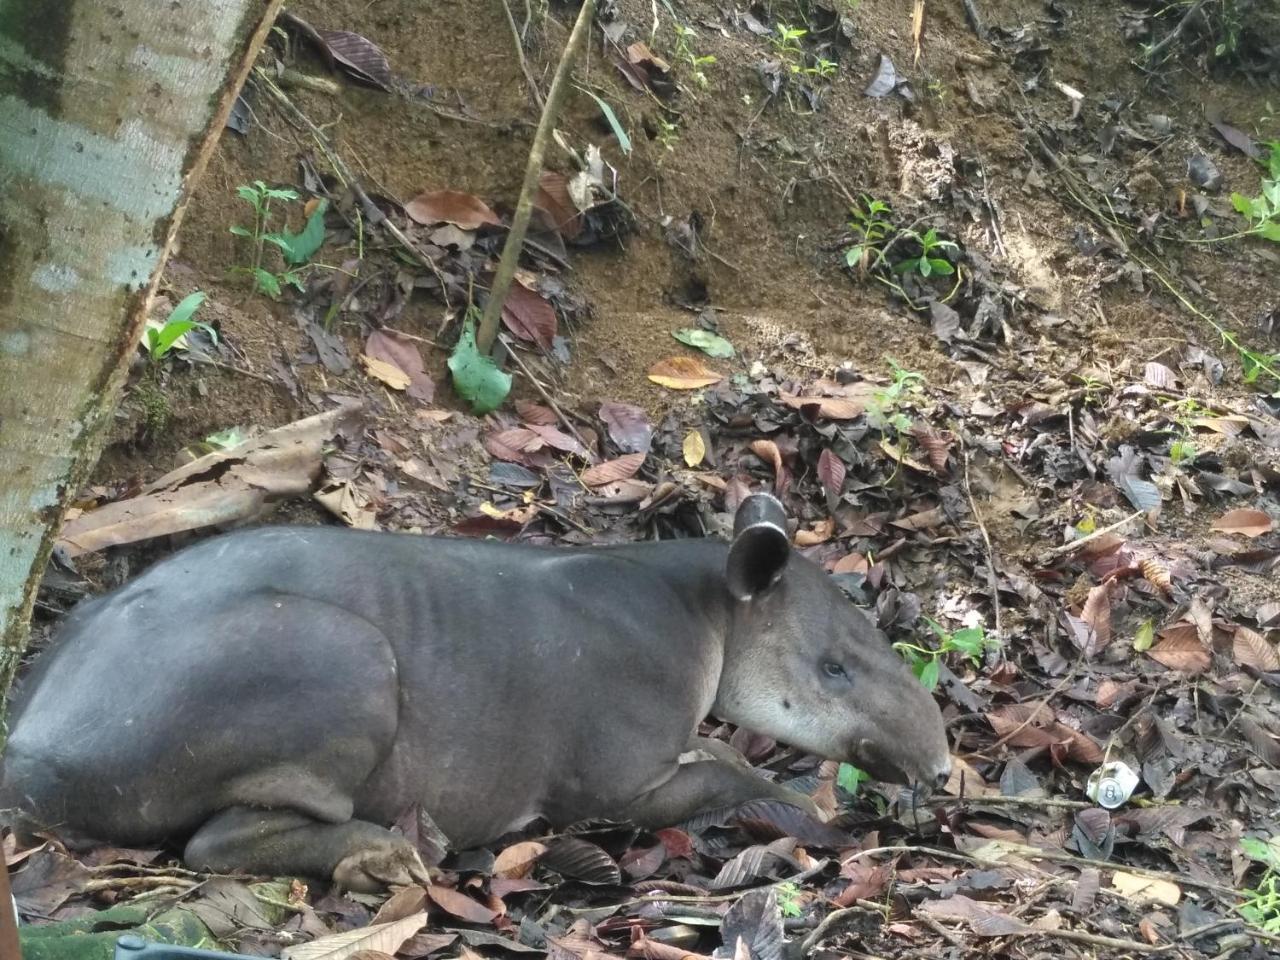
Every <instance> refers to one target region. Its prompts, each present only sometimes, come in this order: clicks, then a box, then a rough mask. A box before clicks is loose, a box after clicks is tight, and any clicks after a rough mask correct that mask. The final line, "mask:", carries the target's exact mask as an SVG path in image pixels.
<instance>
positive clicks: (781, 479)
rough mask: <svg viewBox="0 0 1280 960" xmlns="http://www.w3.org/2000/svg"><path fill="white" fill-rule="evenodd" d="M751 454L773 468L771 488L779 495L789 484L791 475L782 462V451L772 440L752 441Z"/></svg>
mask: <svg viewBox="0 0 1280 960" xmlns="http://www.w3.org/2000/svg"><path fill="white" fill-rule="evenodd" d="M751 452H752V453H754V454H755V455H756V456H757V457H759V458H760V459H761V460H763V461H764V462H765V463H767V464H770V465H771V466H772V467H773V488H774V490H775V491H776V492H777V493H778V494H779V495H781V494H783V493H784V492H786V489H787V487H788V486H789V485H790V484H791V474H790V473H789V472H788V471H787V467H786V465H785V464H784V463H783V462H782V451H781V450H779V449H778V445H777V444H776V443H774V442H773V441H772V440H752V441H751Z"/></svg>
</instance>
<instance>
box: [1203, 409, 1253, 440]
mask: <svg viewBox="0 0 1280 960" xmlns="http://www.w3.org/2000/svg"><path fill="white" fill-rule="evenodd" d="M1191 425H1192V426H1193V427H1202V428H1204V429H1205V430H1212V431H1213V432H1214V433H1220V434H1222V435H1223V436H1224V437H1238V436H1240V434H1242V433H1244V432H1245V430H1247V429H1249V418H1248V417H1245V416H1241V415H1240V414H1238V413H1232V414H1228V415H1227V416H1224V417H1196V418H1195V419H1194V420H1192V421H1191Z"/></svg>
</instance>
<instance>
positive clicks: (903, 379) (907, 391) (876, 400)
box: [867, 357, 924, 437]
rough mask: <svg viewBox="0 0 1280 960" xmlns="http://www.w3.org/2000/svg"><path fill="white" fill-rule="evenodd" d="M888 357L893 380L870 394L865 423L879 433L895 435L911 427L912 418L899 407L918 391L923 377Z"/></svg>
mask: <svg viewBox="0 0 1280 960" xmlns="http://www.w3.org/2000/svg"><path fill="white" fill-rule="evenodd" d="M888 359H889V369H890V370H891V371H892V372H893V382H892V383H890V384H889V385H888V386H887V387H882V388H880V389H879V390H877V391H876V392H875V393H873V394H872V395H871V400H870V402H869V403H868V404H867V423H869V424H870V425H871V426H872V427H874V428H875V429H877V430H879V431H880V432H881V433H885V434H892V435H893V436H894V437H896V436H897V435H898V434H901V433H905V432H906V431H908V430H910V429H911V424H912V420H911V418H910V417H909V416H907V415H906V414H905V413H903V412H902V410H901V409H900V407H901V404H902V403H903V401H904V400H905V399H906V398H907V397H909V396H912V395H914V394H917V393H919V392H920V385H921V384H922V383H924V377H923V376H921V375H920V374H918V373H915V372H914V371H912V370H907V369H905V368H903V367H902V366H900V365H899V364H898V362H897V361H896V360H894V359H893V358H892V357H890V358H888Z"/></svg>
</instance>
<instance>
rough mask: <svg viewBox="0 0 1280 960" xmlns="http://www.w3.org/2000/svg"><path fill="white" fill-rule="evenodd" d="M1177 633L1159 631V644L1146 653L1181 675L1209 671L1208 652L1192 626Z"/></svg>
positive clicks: (1188, 625) (1189, 625)
mask: <svg viewBox="0 0 1280 960" xmlns="http://www.w3.org/2000/svg"><path fill="white" fill-rule="evenodd" d="M1185 626H1187V627H1191V629H1183V630H1178V631H1176V632H1175V631H1171V630H1161V631H1160V642H1159V643H1157V644H1155V645H1154V646H1152V647H1151V649H1149V650H1147V651H1146V654H1147V656H1149V657H1150V658H1151V659H1152V660H1154V661H1156V663H1162V664H1164V665H1165V666H1166V667H1169V668H1170V669H1172V670H1177V671H1179V672H1181V673H1187V674H1197V673H1204V672H1205V671H1206V670H1208V669H1209V651H1208V649H1207V648H1206V647H1205V645H1204V644H1203V643H1202V642H1201V641H1200V638H1199V636H1198V635H1197V634H1196V631H1195V628H1194V626H1192V625H1191V624H1186V625H1185Z"/></svg>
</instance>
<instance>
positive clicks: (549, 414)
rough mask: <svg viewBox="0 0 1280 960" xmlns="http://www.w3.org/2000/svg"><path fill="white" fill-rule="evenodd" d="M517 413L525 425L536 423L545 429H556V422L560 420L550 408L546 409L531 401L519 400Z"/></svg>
mask: <svg viewBox="0 0 1280 960" xmlns="http://www.w3.org/2000/svg"><path fill="white" fill-rule="evenodd" d="M516 413H517V414H519V416H520V419H521V420H523V421H524V422H525V423H536V424H538V425H539V426H543V427H554V426H555V425H556V421H557V420H559V419H560V418H559V417H557V416H556V412H555V411H554V410H552V409H551V408H550V407H544V406H543V405H542V404H540V403H534V402H533V401H531V400H517V401H516Z"/></svg>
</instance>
